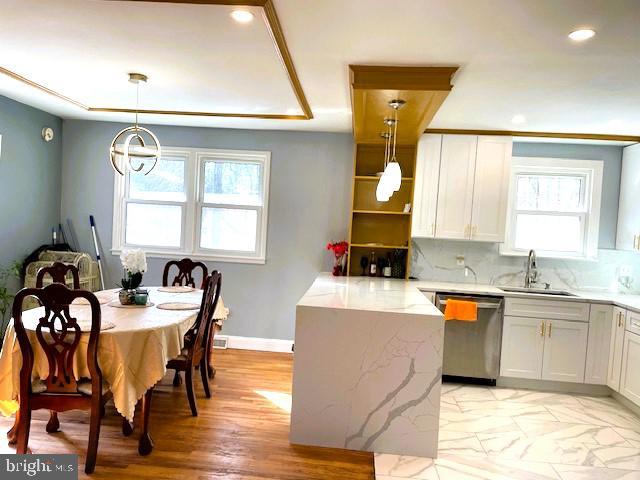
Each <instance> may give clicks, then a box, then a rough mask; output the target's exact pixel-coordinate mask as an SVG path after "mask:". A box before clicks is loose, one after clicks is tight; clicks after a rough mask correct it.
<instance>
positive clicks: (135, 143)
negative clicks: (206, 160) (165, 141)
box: [109, 73, 162, 175]
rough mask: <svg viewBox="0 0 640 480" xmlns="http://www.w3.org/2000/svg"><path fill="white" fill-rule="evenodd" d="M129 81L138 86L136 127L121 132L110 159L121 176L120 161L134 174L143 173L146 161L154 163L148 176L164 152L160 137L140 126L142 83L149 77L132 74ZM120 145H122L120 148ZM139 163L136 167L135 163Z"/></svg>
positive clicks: (117, 136) (112, 147)
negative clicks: (148, 142) (149, 141)
mask: <svg viewBox="0 0 640 480" xmlns="http://www.w3.org/2000/svg"><path fill="white" fill-rule="evenodd" d="M129 81H130V82H131V83H135V84H136V122H135V125H132V126H130V127H127V128H124V129H122V130H120V131H119V132H118V133H117V134H116V136H115V137H113V140H112V141H111V147H109V157H110V159H111V166H112V167H113V169H114V170H115V171H116V172H117V173H119V174H120V175H124V171H123V170H122V169H121V168H120V167H119V166H118V159H119V158H122V162H123V163H124V166H125V168H129V169H130V170H132V171H134V172H141V171H142V170H143V169H144V166H145V163H144V162H145V161H147V160H149V161H153V164H152V165H151V168H149V169H148V170H147V171H146V172H145V173H144V174H145V175H148V174H149V172H151V170H153V169H154V167H155V166H156V163H158V160H159V159H160V156H161V154H162V150H161V147H160V142H159V141H158V137H156V136H155V134H154V133H153V132H152V131H151V130H149V129H148V128H144V127H141V126H140V125H138V110H139V101H140V82H145V83H146V82H147V76H146V75H143V74H141V73H130V74H129ZM145 137H147V140H149V139H150V140H151V141H152V142H153V146H147V143H146V142H145ZM120 145H122V146H121V147H120ZM134 160H135V161H136V162H138V163H137V165H134V163H133V161H134Z"/></svg>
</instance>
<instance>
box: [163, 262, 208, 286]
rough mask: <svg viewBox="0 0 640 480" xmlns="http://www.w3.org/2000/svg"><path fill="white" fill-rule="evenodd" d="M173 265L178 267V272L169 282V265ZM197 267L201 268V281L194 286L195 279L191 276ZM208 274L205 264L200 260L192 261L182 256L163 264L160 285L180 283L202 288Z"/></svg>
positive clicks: (178, 284) (177, 284)
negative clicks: (198, 284) (197, 285)
mask: <svg viewBox="0 0 640 480" xmlns="http://www.w3.org/2000/svg"><path fill="white" fill-rule="evenodd" d="M174 266H175V267H177V268H178V274H177V275H176V276H175V277H173V280H172V281H171V283H169V272H170V270H171V267H174ZM197 268H200V269H202V283H201V284H200V286H199V287H196V281H195V279H194V278H193V273H194V271H195V270H196V269H197ZM208 274H209V270H208V269H207V266H206V265H205V264H204V263H202V262H194V261H193V260H191V259H190V258H183V259H182V260H171V261H169V262H167V264H166V265H165V266H164V273H163V274H162V286H163V287H173V286H180V285H181V286H187V287H193V288H201V289H204V282H205V281H206V279H207V276H208Z"/></svg>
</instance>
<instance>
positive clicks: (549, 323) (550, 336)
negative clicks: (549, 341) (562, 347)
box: [549, 322, 552, 338]
mask: <svg viewBox="0 0 640 480" xmlns="http://www.w3.org/2000/svg"><path fill="white" fill-rule="evenodd" d="M551 325H552V323H551V322H549V338H551Z"/></svg>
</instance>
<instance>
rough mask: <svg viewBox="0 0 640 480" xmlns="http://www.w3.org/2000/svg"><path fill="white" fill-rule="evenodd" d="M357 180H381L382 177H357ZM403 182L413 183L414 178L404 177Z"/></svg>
mask: <svg viewBox="0 0 640 480" xmlns="http://www.w3.org/2000/svg"><path fill="white" fill-rule="evenodd" d="M353 178H355V179H356V180H380V177H379V176H378V175H356V176H355V177H353ZM402 181H403V182H413V178H412V177H402Z"/></svg>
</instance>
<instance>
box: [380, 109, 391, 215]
mask: <svg viewBox="0 0 640 480" xmlns="http://www.w3.org/2000/svg"><path fill="white" fill-rule="evenodd" d="M385 123H386V121H385ZM380 136H381V137H382V138H384V139H385V140H384V164H383V167H382V175H381V176H380V180H378V186H377V187H376V200H378V201H379V202H387V201H388V200H389V198H391V194H392V193H393V192H392V191H391V189H390V188H389V181H388V175H387V174H386V173H387V162H388V161H389V152H390V150H391V126H390V125H389V124H387V131H386V132H384V133H381V134H380Z"/></svg>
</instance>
